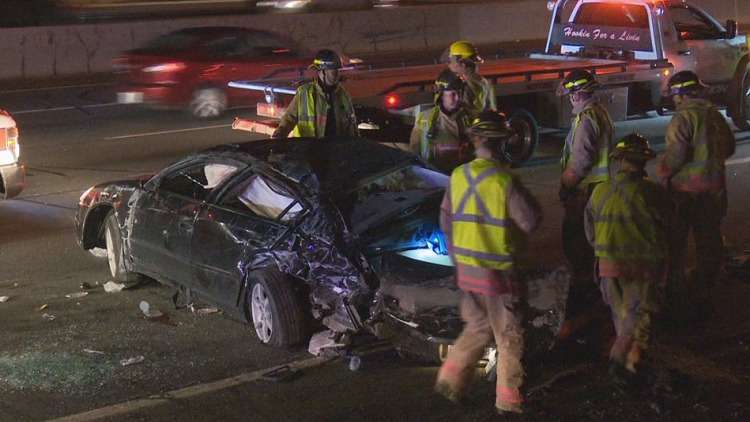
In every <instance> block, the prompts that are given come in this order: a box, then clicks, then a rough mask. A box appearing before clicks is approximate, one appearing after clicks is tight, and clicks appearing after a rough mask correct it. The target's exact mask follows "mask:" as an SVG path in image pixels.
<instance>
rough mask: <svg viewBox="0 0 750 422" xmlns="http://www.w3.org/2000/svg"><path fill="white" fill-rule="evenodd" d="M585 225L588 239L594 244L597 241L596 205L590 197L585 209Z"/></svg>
mask: <svg viewBox="0 0 750 422" xmlns="http://www.w3.org/2000/svg"><path fill="white" fill-rule="evenodd" d="M597 188H598V187H597ZM595 190H596V188H595ZM592 197H593V196H592ZM583 225H584V230H585V232H586V240H588V242H589V244H590V245H591V246H594V242H595V241H596V219H595V217H594V205H593V204H592V202H591V198H589V202H588V203H587V204H586V209H585V210H584V211H583Z"/></svg>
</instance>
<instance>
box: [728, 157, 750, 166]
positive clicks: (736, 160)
mask: <svg viewBox="0 0 750 422" xmlns="http://www.w3.org/2000/svg"><path fill="white" fill-rule="evenodd" d="M743 163H750V157H745V158H732V159H731V160H727V161H726V162H725V165H726V166H733V165H735V164H743Z"/></svg>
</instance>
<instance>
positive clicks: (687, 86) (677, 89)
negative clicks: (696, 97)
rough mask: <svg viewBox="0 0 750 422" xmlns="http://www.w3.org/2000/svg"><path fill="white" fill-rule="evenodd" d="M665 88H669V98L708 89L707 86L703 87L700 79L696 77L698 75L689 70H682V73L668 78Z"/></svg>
mask: <svg viewBox="0 0 750 422" xmlns="http://www.w3.org/2000/svg"><path fill="white" fill-rule="evenodd" d="M667 86H668V87H669V92H668V95H669V96H672V95H677V94H685V93H694V92H696V91H700V90H702V89H703V88H707V87H708V85H705V84H704V83H703V82H701V79H700V78H699V77H698V75H696V74H695V73H693V72H691V71H689V70H683V71H682V72H677V73H675V75H674V76H672V77H671V78H669V83H668V84H667Z"/></svg>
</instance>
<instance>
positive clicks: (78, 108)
mask: <svg viewBox="0 0 750 422" xmlns="http://www.w3.org/2000/svg"><path fill="white" fill-rule="evenodd" d="M116 105H122V104H120V103H104V104H89V105H83V106H66V107H53V108H38V109H34V110H21V111H10V112H9V113H10V114H11V115H16V114H31V113H46V112H49V111H67V110H81V109H86V108H96V107H111V106H116Z"/></svg>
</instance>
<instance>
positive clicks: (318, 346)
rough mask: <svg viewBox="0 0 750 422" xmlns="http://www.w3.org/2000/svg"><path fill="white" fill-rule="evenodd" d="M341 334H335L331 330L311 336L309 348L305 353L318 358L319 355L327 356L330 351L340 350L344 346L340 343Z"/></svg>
mask: <svg viewBox="0 0 750 422" xmlns="http://www.w3.org/2000/svg"><path fill="white" fill-rule="evenodd" d="M340 340H341V334H340V333H336V332H335V331H333V330H325V331H321V332H319V333H315V334H313V336H312V338H311V339H310V346H309V347H308V348H307V351H308V352H310V354H312V355H313V356H320V355H321V354H327V353H329V352H331V351H332V350H337V349H342V348H343V347H345V346H346V344H344V343H340V342H339V341H340Z"/></svg>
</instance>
